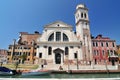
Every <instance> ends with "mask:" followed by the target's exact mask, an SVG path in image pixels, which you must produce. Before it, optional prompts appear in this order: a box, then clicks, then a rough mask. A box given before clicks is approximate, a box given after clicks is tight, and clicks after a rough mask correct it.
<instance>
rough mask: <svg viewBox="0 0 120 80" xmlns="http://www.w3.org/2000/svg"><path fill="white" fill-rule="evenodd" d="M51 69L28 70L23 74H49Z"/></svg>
mask: <svg viewBox="0 0 120 80" xmlns="http://www.w3.org/2000/svg"><path fill="white" fill-rule="evenodd" d="M50 73H51V71H50V70H31V71H27V72H22V76H40V75H49V74H50Z"/></svg>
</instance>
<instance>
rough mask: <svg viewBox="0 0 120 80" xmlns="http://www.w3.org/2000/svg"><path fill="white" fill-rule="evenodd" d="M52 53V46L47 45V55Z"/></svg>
mask: <svg viewBox="0 0 120 80" xmlns="http://www.w3.org/2000/svg"><path fill="white" fill-rule="evenodd" d="M51 54H52V47H48V55H51Z"/></svg>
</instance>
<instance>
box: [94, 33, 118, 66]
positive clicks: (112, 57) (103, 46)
mask: <svg viewBox="0 0 120 80" xmlns="http://www.w3.org/2000/svg"><path fill="white" fill-rule="evenodd" d="M92 46H93V47H92V50H93V60H94V63H95V64H105V62H107V63H108V64H112V65H115V62H117V59H118V57H117V55H116V54H115V50H116V41H115V40H111V39H110V38H108V37H102V35H98V36H97V37H96V38H93V39H92Z"/></svg>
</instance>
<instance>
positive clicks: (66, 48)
mask: <svg viewBox="0 0 120 80" xmlns="http://www.w3.org/2000/svg"><path fill="white" fill-rule="evenodd" d="M68 53H69V49H68V47H65V55H68Z"/></svg>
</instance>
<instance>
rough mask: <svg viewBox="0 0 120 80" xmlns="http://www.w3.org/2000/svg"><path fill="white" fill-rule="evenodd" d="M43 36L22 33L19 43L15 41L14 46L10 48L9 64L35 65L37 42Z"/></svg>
mask: <svg viewBox="0 0 120 80" xmlns="http://www.w3.org/2000/svg"><path fill="white" fill-rule="evenodd" d="M40 36H41V35H40V34H39V33H38V32H35V33H34V34H29V33H27V32H20V36H19V39H18V41H17V42H16V40H14V42H13V44H12V45H9V48H8V57H7V60H8V63H14V62H19V63H28V64H34V61H35V59H36V57H35V56H36V47H37V45H36V40H37V38H38V37H40Z"/></svg>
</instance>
